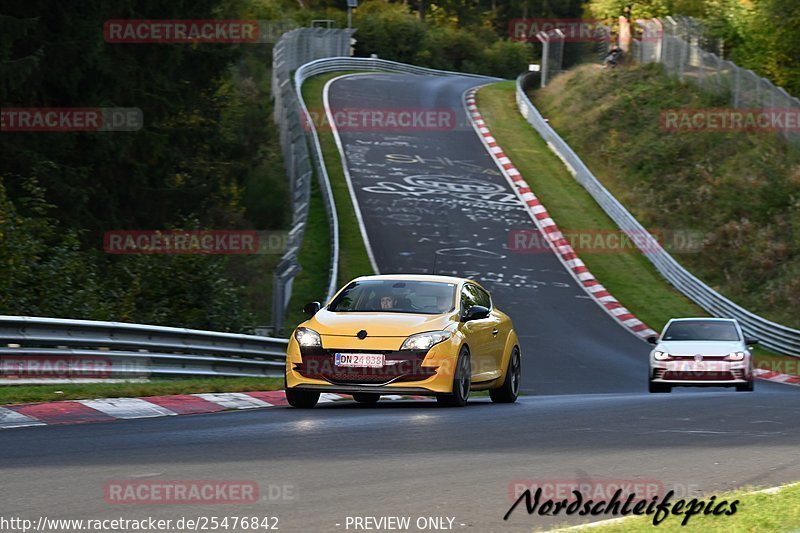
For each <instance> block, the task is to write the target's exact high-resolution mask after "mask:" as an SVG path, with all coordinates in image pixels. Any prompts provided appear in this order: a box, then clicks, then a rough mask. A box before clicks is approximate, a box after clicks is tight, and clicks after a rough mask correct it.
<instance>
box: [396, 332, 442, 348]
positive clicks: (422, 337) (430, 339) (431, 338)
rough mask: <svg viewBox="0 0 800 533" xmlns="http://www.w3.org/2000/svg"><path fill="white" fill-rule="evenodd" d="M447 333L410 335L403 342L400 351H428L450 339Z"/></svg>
mask: <svg viewBox="0 0 800 533" xmlns="http://www.w3.org/2000/svg"><path fill="white" fill-rule="evenodd" d="M450 335H451V334H450V332H449V331H428V332H425V333H417V334H416V335H411V336H410V337H409V338H407V339H406V340H404V341H403V345H402V346H400V349H401V350H429V349H430V348H431V347H432V346H434V345H436V344H439V343H440V342H444V341H446V340H447V339H449V338H450Z"/></svg>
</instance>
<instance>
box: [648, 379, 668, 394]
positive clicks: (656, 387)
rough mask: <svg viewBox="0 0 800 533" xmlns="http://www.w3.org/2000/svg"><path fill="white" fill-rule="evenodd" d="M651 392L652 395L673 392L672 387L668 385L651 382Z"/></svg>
mask: <svg viewBox="0 0 800 533" xmlns="http://www.w3.org/2000/svg"><path fill="white" fill-rule="evenodd" d="M649 390H650V392H652V393H661V392H672V386H671V385H667V384H666V383H653V382H652V381H651V382H650V388H649Z"/></svg>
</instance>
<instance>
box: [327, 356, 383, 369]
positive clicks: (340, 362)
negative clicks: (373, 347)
mask: <svg viewBox="0 0 800 533" xmlns="http://www.w3.org/2000/svg"><path fill="white" fill-rule="evenodd" d="M383 360H384V357H383V354H374V353H337V354H336V363H335V364H336V366H360V367H367V368H381V367H382V366H383Z"/></svg>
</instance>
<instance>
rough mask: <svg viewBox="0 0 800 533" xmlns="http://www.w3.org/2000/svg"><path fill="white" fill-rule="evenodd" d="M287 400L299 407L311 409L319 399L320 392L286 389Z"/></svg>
mask: <svg viewBox="0 0 800 533" xmlns="http://www.w3.org/2000/svg"><path fill="white" fill-rule="evenodd" d="M286 401H287V402H289V405H291V406H292V407H297V408H298V409H311V408H312V407H314V406H315V405H317V402H318V401H319V393H318V392H314V391H306V390H295V389H286Z"/></svg>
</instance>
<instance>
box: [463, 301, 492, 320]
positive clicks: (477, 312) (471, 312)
mask: <svg viewBox="0 0 800 533" xmlns="http://www.w3.org/2000/svg"><path fill="white" fill-rule="evenodd" d="M489 313H491V311H489V308H488V307H484V306H482V305H473V306H472V307H470V308H469V309H467V312H466V313H464V318H462V319H461V320H462V322H469V321H470V320H480V319H481V318H486V317H487V316H489Z"/></svg>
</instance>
